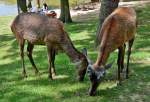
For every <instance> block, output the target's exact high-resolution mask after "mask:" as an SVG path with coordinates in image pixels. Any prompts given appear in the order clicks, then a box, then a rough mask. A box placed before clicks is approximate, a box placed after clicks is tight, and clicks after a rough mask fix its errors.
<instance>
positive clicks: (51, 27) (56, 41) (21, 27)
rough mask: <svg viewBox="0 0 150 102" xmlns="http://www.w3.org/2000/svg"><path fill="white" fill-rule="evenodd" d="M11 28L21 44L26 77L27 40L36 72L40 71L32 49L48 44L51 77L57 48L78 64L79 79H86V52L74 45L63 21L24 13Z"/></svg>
mask: <svg viewBox="0 0 150 102" xmlns="http://www.w3.org/2000/svg"><path fill="white" fill-rule="evenodd" d="M11 30H12V32H13V33H14V34H15V36H16V39H17V41H18V43H19V46H20V56H21V61H22V68H23V76H24V77H27V74H26V70H25V64H24V44H25V40H26V41H27V42H28V46H27V52H28V53H27V54H28V57H29V60H30V62H31V64H32V67H33V68H34V70H35V72H36V73H38V69H37V67H36V65H35V64H34V61H33V58H32V50H33V48H34V45H46V46H47V51H48V62H49V66H48V69H49V78H51V79H52V72H51V68H54V60H55V50H63V51H64V52H65V53H66V54H67V55H68V56H69V58H70V59H71V61H72V62H74V63H76V64H77V67H78V75H79V80H80V81H82V80H83V79H84V75H85V73H86V69H87V65H88V62H87V59H86V57H85V56H84V54H82V53H80V52H79V51H78V50H77V49H76V48H75V47H74V45H73V43H72V41H71V39H70V38H69V36H68V34H67V32H66V31H65V30H64V26H63V23H62V22H61V21H59V20H58V19H56V18H49V17H48V16H46V15H42V14H38V13H22V14H20V15H18V16H17V17H16V18H15V19H14V20H13V22H12V24H11ZM54 69H55V68H54Z"/></svg>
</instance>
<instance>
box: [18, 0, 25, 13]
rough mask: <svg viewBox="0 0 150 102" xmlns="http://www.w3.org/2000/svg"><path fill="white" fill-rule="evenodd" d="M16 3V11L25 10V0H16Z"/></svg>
mask: <svg viewBox="0 0 150 102" xmlns="http://www.w3.org/2000/svg"><path fill="white" fill-rule="evenodd" d="M17 4H18V7H19V8H18V13H20V10H19V9H21V11H22V12H27V5H26V0H17Z"/></svg>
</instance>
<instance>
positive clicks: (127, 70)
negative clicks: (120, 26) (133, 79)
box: [126, 39, 134, 79]
mask: <svg viewBox="0 0 150 102" xmlns="http://www.w3.org/2000/svg"><path fill="white" fill-rule="evenodd" d="M133 42H134V39H131V40H130V41H129V42H128V55H127V69H126V79H128V74H129V60H130V55H131V47H132V45H133Z"/></svg>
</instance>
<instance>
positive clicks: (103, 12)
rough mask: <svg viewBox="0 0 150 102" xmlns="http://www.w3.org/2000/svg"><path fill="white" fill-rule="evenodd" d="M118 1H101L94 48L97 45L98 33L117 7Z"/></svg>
mask: <svg viewBox="0 0 150 102" xmlns="http://www.w3.org/2000/svg"><path fill="white" fill-rule="evenodd" d="M118 3H119V0H101V8H100V15H99V24H98V26H97V32H96V41H95V43H96V46H97V45H98V44H99V42H100V41H99V33H100V30H101V27H102V24H103V22H104V20H105V18H106V17H107V16H108V15H109V14H111V13H112V12H113V11H114V10H115V9H116V8H117V7H118Z"/></svg>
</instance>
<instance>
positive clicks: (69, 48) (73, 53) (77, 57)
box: [62, 36, 83, 63]
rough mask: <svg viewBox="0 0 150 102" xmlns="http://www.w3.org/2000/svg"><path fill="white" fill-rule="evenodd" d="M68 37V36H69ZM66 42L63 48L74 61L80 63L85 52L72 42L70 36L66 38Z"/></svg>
mask: <svg viewBox="0 0 150 102" xmlns="http://www.w3.org/2000/svg"><path fill="white" fill-rule="evenodd" d="M67 37H68V36H67ZM64 41H65V43H62V48H63V50H64V51H65V53H66V54H67V55H68V57H69V58H70V60H71V61H72V62H73V63H78V62H80V61H81V60H82V57H83V54H82V53H80V52H79V51H78V50H77V49H76V48H75V47H74V45H73V43H72V42H71V40H70V38H69V37H68V38H67V39H64Z"/></svg>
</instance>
